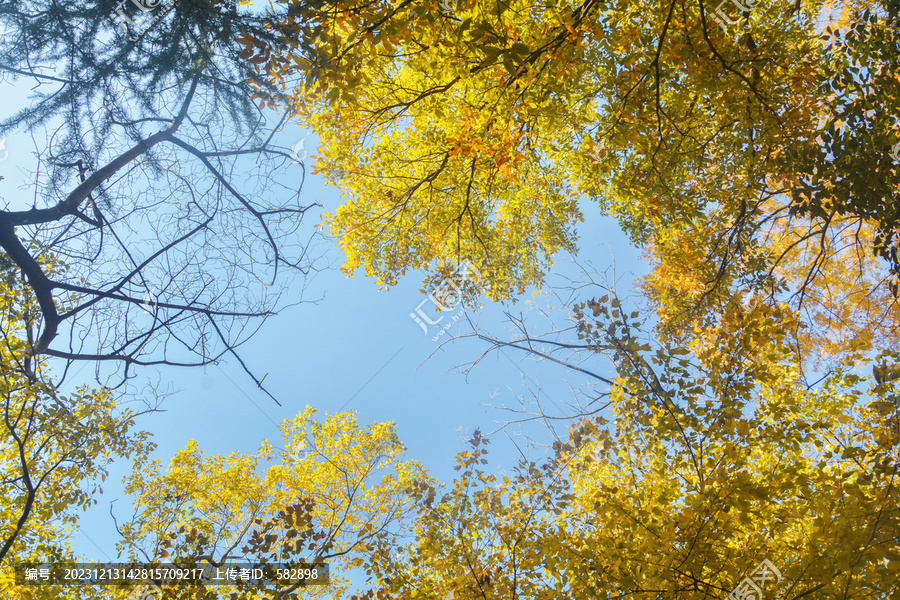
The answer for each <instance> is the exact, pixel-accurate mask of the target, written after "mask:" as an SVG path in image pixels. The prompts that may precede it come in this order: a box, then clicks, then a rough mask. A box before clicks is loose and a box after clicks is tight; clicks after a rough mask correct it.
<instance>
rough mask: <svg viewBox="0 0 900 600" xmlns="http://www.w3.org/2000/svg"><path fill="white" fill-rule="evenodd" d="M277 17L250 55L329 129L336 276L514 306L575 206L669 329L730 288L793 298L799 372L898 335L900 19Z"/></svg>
mask: <svg viewBox="0 0 900 600" xmlns="http://www.w3.org/2000/svg"><path fill="white" fill-rule="evenodd" d="M283 4H286V5H287V18H281V17H278V16H276V15H273V17H272V24H271V27H272V28H273V29H275V30H277V31H279V32H280V33H281V35H282V38H281V40H280V41H279V43H277V44H274V45H269V44H266V43H264V42H263V41H261V40H259V39H256V38H254V37H253V36H251V35H247V36H243V37H242V38H240V39H241V41H242V42H243V43H244V45H245V48H246V49H245V56H247V57H248V58H249V59H250V60H251V61H252V62H254V63H255V64H257V65H258V69H259V71H260V76H261V77H265V78H266V79H267V80H268V81H271V82H272V83H273V84H274V85H280V86H282V87H283V88H284V89H285V91H286V93H289V94H292V97H293V103H292V106H293V107H294V108H295V109H296V110H297V111H298V112H301V113H302V114H303V115H304V116H305V118H306V119H307V121H308V122H309V123H310V124H312V125H313V126H314V128H315V130H316V132H317V133H318V135H319V136H320V139H321V156H319V157H318V161H317V163H316V167H315V168H316V169H317V171H318V172H320V173H321V174H322V175H323V176H324V177H325V178H326V179H328V180H329V181H331V182H332V183H333V184H334V185H336V186H338V187H339V188H340V189H342V190H343V191H344V197H345V200H344V202H343V204H342V205H341V206H340V207H339V208H338V209H337V210H336V211H334V212H333V213H332V214H331V215H330V216H329V217H328V224H329V225H330V227H331V230H332V232H333V233H334V234H335V235H336V236H337V238H338V240H339V243H340V244H341V246H342V248H343V249H344V250H345V252H346V263H345V267H344V268H345V269H346V270H347V271H348V272H353V271H355V270H356V269H357V268H362V269H364V271H365V272H366V274H367V275H371V276H373V277H375V278H376V279H377V282H378V283H379V284H381V285H393V284H395V283H396V282H397V281H398V278H399V277H400V276H402V275H403V274H405V273H407V272H408V271H409V270H410V269H417V268H422V269H426V271H427V272H428V273H430V275H429V276H428V278H427V279H426V289H428V288H430V287H433V286H434V285H435V284H436V283H437V282H438V281H439V280H440V279H441V278H442V277H444V276H445V275H446V273H447V272H448V270H449V269H451V268H452V266H453V265H455V264H460V263H462V262H463V261H469V262H470V263H471V264H473V265H474V266H475V267H476V268H477V269H478V270H479V271H480V272H481V273H482V274H484V275H485V277H484V289H483V290H482V291H483V292H484V293H486V294H487V295H488V296H489V297H491V298H493V299H509V298H513V297H516V296H517V295H520V294H521V293H522V292H523V291H525V290H526V289H528V288H529V287H531V286H539V285H541V284H542V282H543V281H544V276H545V274H546V273H547V270H548V269H549V267H550V265H551V264H552V261H553V259H554V256H556V255H557V254H558V253H560V252H565V251H574V250H576V247H577V241H578V228H577V225H578V223H579V221H581V220H582V218H583V211H582V209H581V208H579V207H580V206H581V204H580V203H581V202H583V201H584V200H583V198H587V199H588V201H591V202H596V203H597V205H598V206H599V207H600V208H601V209H602V211H603V212H604V213H606V214H609V215H612V216H615V217H616V218H617V219H618V220H619V222H620V224H621V226H622V227H623V229H624V230H625V231H627V232H628V233H629V235H630V236H631V238H632V240H633V241H634V242H635V243H636V244H638V245H641V246H643V247H645V248H646V249H647V252H648V256H649V257H650V258H651V260H653V261H654V265H655V270H654V273H653V274H652V275H651V276H650V278H649V279H648V282H647V285H646V287H645V291H646V292H647V293H648V295H649V299H650V300H651V301H656V302H658V304H659V311H658V312H659V316H660V318H661V320H662V321H663V323H664V324H665V325H667V326H672V327H683V326H688V327H689V326H690V325H691V322H692V319H694V318H698V317H699V318H703V315H710V314H716V313H717V312H719V311H721V310H724V308H723V307H724V306H725V305H727V304H728V303H729V302H732V301H733V294H734V293H735V292H741V293H746V294H751V295H755V296H760V297H766V298H769V299H770V300H771V302H770V303H771V304H772V305H773V306H774V305H776V304H777V303H778V302H783V301H786V302H789V303H791V305H792V307H793V308H795V309H796V310H797V311H799V313H800V314H801V315H802V323H803V327H802V328H801V329H800V330H798V331H797V332H795V334H794V337H795V348H796V349H797V351H798V353H801V354H804V355H807V356H808V357H809V358H810V361H811V362H816V361H817V360H819V359H822V358H823V357H828V356H831V355H832V354H833V353H834V352H836V349H837V347H838V346H842V345H851V346H857V347H870V348H871V347H873V345H878V344H879V343H885V342H886V343H896V342H897V341H898V340H897V337H896V336H897V331H898V329H897V325H898V323H897V314H898V311H897V310H896V300H895V296H894V294H893V293H892V292H896V287H895V283H896V277H897V275H898V273H900V271H898V263H897V261H896V245H897V243H896V230H897V226H898V221H897V219H898V212H897V210H898V209H897V206H898V204H897V193H898V181H900V160H898V159H895V158H892V154H891V153H892V148H893V147H894V146H895V144H896V143H900V103H898V94H897V84H896V73H897V66H898V65H897V62H896V61H897V56H900V45H898V44H900V38H898V37H897V34H896V30H897V28H896V24H897V19H898V7H897V5H896V3H895V2H857V3H844V4H840V5H837V6H836V5H833V4H831V3H826V2H804V3H795V2H793V1H791V2H788V1H772V2H768V1H767V2H753V3H752V5H751V4H750V3H748V4H747V6H746V8H747V10H746V11H743V12H742V11H741V10H740V7H741V6H744V5H740V6H738V3H735V6H730V5H728V4H727V3H724V5H723V4H721V3H720V5H719V6H717V7H714V6H712V4H707V3H705V2H703V0H697V1H696V2H694V1H684V0H681V1H679V0H673V1H671V2H665V3H653V2H642V1H632V0H621V1H616V2H600V1H597V0H590V1H587V2H584V3H578V2H575V3H570V2H564V1H561V0H559V1H557V0H554V1H549V2H548V1H542V2H531V1H529V2H525V1H524V0H523V1H521V2H518V1H515V0H513V1H506V0H500V1H496V0H461V1H460V2H457V3H456V4H455V5H454V6H453V7H450V6H449V5H448V3H443V4H439V3H438V2H424V3H418V2H412V1H411V0H410V1H401V2H389V1H377V2H366V3H357V2H324V1H323V2H312V3H307V2H293V1H290V0H285V2H283ZM882 259H884V260H882ZM892 281H894V283H892Z"/></svg>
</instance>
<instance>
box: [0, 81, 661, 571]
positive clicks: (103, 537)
mask: <svg viewBox="0 0 900 600" xmlns="http://www.w3.org/2000/svg"><path fill="white" fill-rule="evenodd" d="M6 87H7V89H8V87H9V86H6ZM17 89H18V91H20V92H22V93H20V94H19V95H18V96H16V101H17V104H19V105H21V104H24V103H26V102H27V100H26V93H25V92H24V89H22V88H21V87H19V88H17ZM7 97H8V96H7ZM14 108H15V107H13V106H10V107H9V109H14ZM304 135H306V132H305V131H304V130H303V129H301V128H300V127H298V126H295V125H290V126H288V127H287V128H286V129H285V130H284V131H282V132H281V134H280V136H281V137H280V139H279V143H280V144H282V145H283V146H285V147H287V148H289V147H292V146H294V145H295V144H296V143H297V142H298V141H299V140H300V139H301V138H302V137H303V136H304ZM35 139H40V136H36V138H35ZM5 145H6V150H7V151H8V152H9V154H8V156H7V158H6V159H5V160H4V161H3V162H0V176H3V177H4V179H5V180H4V181H2V182H0V198H2V199H4V200H6V201H10V202H13V203H16V201H20V200H21V199H22V198H26V199H28V201H30V198H31V193H30V191H29V178H28V171H29V170H31V171H33V170H34V169H35V168H36V167H37V166H38V165H37V160H36V158H35V155H34V149H35V146H34V142H33V141H32V139H31V138H30V137H28V136H26V135H24V134H22V133H21V132H16V133H15V134H13V135H11V136H9V137H8V139H7V140H6V143H5ZM304 147H305V148H306V149H307V150H308V151H309V152H310V154H312V153H313V151H314V147H315V138H314V137H309V138H307V139H306V141H305V142H304ZM4 156H5V155H4V154H3V153H2V152H0V159H2V158H3V157H4ZM312 160H313V159H312V158H311V157H310V158H307V160H306V162H307V166H308V167H309V166H311V163H312ZM310 172H311V169H309V168H308V169H307V173H308V174H307V179H306V184H305V186H304V194H303V198H304V201H306V202H309V203H311V202H312V201H318V202H320V203H321V204H322V208H321V209H320V210H319V214H316V215H308V216H307V219H306V221H305V224H304V226H303V228H302V229H301V232H303V233H304V234H306V235H308V234H309V233H310V232H311V231H312V228H313V225H314V224H316V223H319V222H321V218H320V214H321V213H322V212H333V211H334V209H335V208H336V207H337V205H338V203H339V193H338V192H337V191H336V190H334V189H332V188H329V187H327V186H326V185H325V184H324V182H323V181H322V180H321V178H318V177H316V176H314V175H312V174H311V173H310ZM297 173H298V175H297V184H298V185H299V181H300V177H299V168H298V169H297ZM582 210H583V211H584V213H585V219H586V222H585V223H583V224H582V225H581V226H580V228H579V235H580V242H579V247H580V254H579V260H580V261H591V262H593V264H594V266H595V267H596V268H597V269H599V270H604V269H606V268H608V267H610V266H611V265H612V263H613V257H614V258H615V265H616V266H615V270H616V274H617V275H618V276H620V277H621V281H620V285H621V289H620V291H621V292H623V293H628V292H629V291H630V290H631V288H632V285H631V284H632V281H633V279H634V277H635V276H636V275H640V274H642V273H644V272H645V271H646V265H645V264H644V263H643V262H642V261H641V260H640V258H639V253H638V252H637V251H636V250H635V249H633V248H632V247H631V245H630V244H629V242H628V240H627V238H626V237H625V236H624V234H622V233H621V231H620V230H619V228H618V226H617V224H616V223H615V222H614V221H612V220H611V219H608V218H604V217H602V216H601V215H600V214H599V211H598V210H597V209H596V208H595V207H594V206H592V205H591V204H590V203H588V202H587V201H586V200H585V201H583V202H582ZM317 250H318V251H320V252H322V253H323V254H324V257H325V259H326V260H327V261H328V262H330V263H331V264H332V268H330V269H326V270H324V271H322V272H320V273H318V274H317V275H316V276H315V277H314V278H312V279H311V280H307V281H305V282H304V281H302V280H298V281H296V282H295V285H293V286H292V287H291V288H290V289H288V290H287V293H286V296H285V297H286V298H288V299H290V301H298V300H300V299H303V300H305V301H306V302H305V303H302V304H300V305H295V306H290V307H288V308H286V309H284V310H283V311H282V312H281V313H280V314H278V315H277V316H275V317H272V318H271V319H270V320H269V321H268V322H267V323H266V324H265V325H264V326H263V327H262V329H261V330H260V331H259V332H258V334H257V335H256V336H255V337H253V338H252V339H251V341H250V342H249V343H247V344H246V345H244V346H243V347H242V349H241V354H242V357H243V359H244V360H245V362H246V363H247V365H248V366H249V367H250V368H251V369H252V370H253V371H254V373H255V374H257V375H258V376H262V375H265V374H268V375H267V376H266V379H265V384H266V386H267V388H268V389H269V390H270V391H271V392H272V393H273V394H274V395H275V396H276V397H277V398H278V399H279V400H280V401H281V402H282V405H283V406H281V407H279V406H278V405H276V404H275V403H274V402H273V401H272V400H271V399H270V398H268V397H267V396H266V395H265V394H263V393H262V392H260V391H259V390H257V389H256V388H255V385H254V384H253V382H252V381H251V380H250V378H249V377H247V376H246V375H245V374H244V373H243V372H242V371H241V369H240V367H239V366H238V365H237V363H236V361H234V360H226V361H223V362H222V363H221V364H219V365H217V366H209V367H206V368H199V369H176V368H166V369H161V370H158V371H154V370H151V369H144V370H143V371H141V372H140V373H139V375H140V378H139V379H138V381H137V382H136V384H137V386H138V387H140V385H141V378H145V379H151V380H158V381H159V382H160V383H161V385H162V387H171V388H172V389H174V390H176V392H175V393H174V394H173V395H171V396H169V397H168V398H167V399H166V400H165V402H164V404H163V406H162V409H163V410H164V411H165V412H160V413H157V414H153V415H149V416H146V417H143V418H142V419H141V420H140V422H139V426H140V427H141V428H144V429H147V430H149V431H151V432H152V433H153V434H154V439H155V441H156V442H157V443H158V444H159V448H158V450H157V452H156V455H155V456H156V457H157V458H160V459H162V460H163V461H164V462H167V460H168V459H169V458H170V457H171V456H172V455H173V454H174V453H175V452H177V451H178V450H179V449H182V448H184V447H185V445H186V444H187V442H188V440H190V439H194V440H196V441H197V442H198V443H199V445H200V446H201V447H202V448H203V450H204V452H205V453H206V454H207V455H210V454H228V453H231V452H234V451H240V452H256V451H257V450H258V448H259V446H260V444H261V443H262V441H263V440H264V439H269V440H270V441H271V442H272V443H273V444H275V445H279V443H280V439H281V438H280V433H279V431H278V424H279V423H280V422H281V421H282V420H284V419H288V418H291V417H293V416H294V415H296V414H297V413H298V412H299V411H301V410H302V409H303V408H304V407H305V406H306V405H311V406H313V407H315V408H317V409H318V410H319V416H320V417H321V418H324V415H325V413H335V412H337V411H339V410H341V409H345V410H355V411H358V413H359V422H360V424H361V425H365V424H369V423H373V422H381V421H393V422H394V423H396V425H397V429H398V434H399V436H400V439H401V440H402V441H403V442H404V443H405V444H406V446H407V447H408V456H409V457H411V458H415V459H417V460H419V461H420V462H421V463H423V464H424V465H425V467H426V468H427V469H428V470H429V471H430V472H431V474H432V475H433V476H435V477H437V478H438V479H440V480H442V481H450V480H452V477H453V475H454V471H453V470H452V467H453V465H454V458H453V457H454V454H455V453H456V452H459V451H462V450H463V449H464V447H463V445H464V439H465V438H466V437H468V436H469V435H470V434H471V433H472V432H473V431H474V430H475V429H476V428H481V430H482V431H483V432H490V431H493V430H495V429H497V428H498V426H499V424H500V423H501V422H503V421H504V420H509V419H512V418H514V415H511V414H510V413H506V412H503V411H500V410H497V409H495V408H490V407H489V406H488V405H490V404H493V405H495V406H498V405H506V406H509V407H516V406H518V402H519V401H518V398H519V396H522V395H524V396H526V397H528V396H529V394H530V392H529V391H528V388H531V389H532V390H533V389H536V388H537V387H538V386H539V387H540V389H541V394H542V399H543V400H544V401H546V402H548V403H550V404H552V403H556V404H559V405H561V404H563V403H564V402H566V401H568V400H569V399H570V398H571V390H570V383H571V384H572V385H576V386H577V385H579V384H580V383H582V382H583V377H582V376H580V375H577V374H576V375H575V376H573V375H572V373H571V372H568V371H566V370H565V369H563V368H562V367H559V366H556V365H552V364H548V363H538V362H535V361H533V360H530V359H525V357H524V356H523V355H521V354H516V353H515V352H514V351H511V350H505V351H502V352H495V353H492V354H490V355H488V356H487V357H486V358H485V360H483V361H482V362H481V363H480V364H479V365H477V366H476V367H475V368H474V369H473V370H472V371H471V372H470V373H469V374H468V376H463V375H462V374H459V373H457V372H455V371H456V369H455V367H457V366H458V365H461V364H464V363H467V362H469V361H472V360H474V359H475V358H476V357H478V355H479V354H480V353H481V351H482V349H483V347H484V345H483V343H481V342H478V341H476V340H473V339H467V340H460V341H458V342H452V343H448V344H444V345H443V346H441V347H440V348H438V346H439V343H438V342H433V341H432V339H431V338H432V337H433V335H434V332H432V331H430V332H429V333H428V334H427V335H426V334H424V333H423V332H422V330H421V329H420V328H419V327H418V326H417V325H416V323H415V322H414V321H413V319H412V318H410V313H411V312H413V311H414V310H415V309H416V307H417V306H418V305H419V303H420V302H421V301H422V300H423V296H422V295H421V292H420V291H419V290H420V287H421V282H422V278H423V274H422V273H417V272H413V273H410V274H409V275H407V276H406V277H405V278H404V279H403V280H402V281H401V283H400V285H398V286H396V287H395V288H392V289H390V290H381V291H379V290H378V289H377V286H376V284H375V281H374V279H373V278H367V277H365V276H364V275H363V274H362V273H357V274H356V275H355V276H354V277H352V278H348V277H347V276H346V275H345V274H343V273H342V272H340V271H338V270H337V267H338V266H339V265H340V264H341V262H342V260H343V259H342V256H341V253H340V250H339V249H338V248H337V247H336V246H335V245H334V244H333V242H331V241H326V242H324V243H323V244H322V245H320V246H319V247H318V249H317ZM575 271H576V270H575V269H574V267H573V265H572V264H571V263H570V262H569V261H568V260H566V258H565V257H560V258H559V260H558V262H557V264H556V267H555V269H554V271H553V273H551V275H550V277H549V279H550V280H551V281H553V280H554V279H556V278H557V277H558V276H560V275H564V274H568V275H574V274H575ZM304 284H305V287H304ZM313 301H315V302H313ZM557 303H558V301H557V299H556V298H554V297H552V296H549V295H547V294H545V293H539V294H537V295H535V296H528V297H526V298H522V299H520V300H519V301H518V302H516V303H515V304H507V305H505V306H504V305H498V304H488V305H486V306H483V307H482V309H481V310H480V311H478V313H477V314H475V313H473V312H472V311H469V313H468V314H469V316H471V317H472V318H477V319H478V321H479V323H480V325H481V326H482V327H484V328H485V329H486V330H487V331H489V332H491V333H493V334H495V335H496V336H497V337H500V338H509V336H510V335H511V334H509V333H506V332H505V331H504V325H503V321H504V317H503V311H504V310H505V309H506V310H512V311H514V312H515V313H519V312H522V313H524V314H525V315H526V318H528V317H527V315H529V314H531V315H532V317H533V318H535V319H537V318H539V316H540V315H539V314H537V313H538V312H539V311H540V310H541V309H546V308H547V307H548V306H554V305H556V304H557ZM456 312H457V311H456V310H453V311H449V312H448V313H445V314H449V315H452V314H455V313H456ZM567 312H568V311H560V312H557V313H554V317H555V318H557V319H558V322H562V321H563V319H564V318H565V316H566V314H567ZM452 331H454V329H451V332H452ZM523 359H525V360H523ZM599 364H601V363H599V361H598V363H596V364H595V365H594V367H595V368H602V369H606V370H607V372H608V366H607V365H604V366H603V367H598V365H599ZM75 372H76V373H77V375H76V376H75V377H73V378H72V379H71V381H72V382H73V383H91V381H92V377H93V373H94V365H92V364H83V365H81V366H80V367H77V370H76V371H75ZM567 380H569V381H567ZM520 432H521V433H526V434H531V435H533V436H534V437H536V438H540V439H542V440H544V441H546V440H548V439H549V435H548V433H547V431H546V429H544V427H543V426H542V425H540V424H532V425H531V426H529V427H526V428H525V429H524V430H522V429H521V428H519V427H511V428H509V429H508V430H507V431H506V432H505V433H498V434H496V435H494V436H493V440H492V441H493V444H492V446H491V455H490V458H491V465H490V466H491V468H493V469H496V470H498V471H499V470H505V469H510V468H512V467H513V466H514V464H515V461H516V457H517V455H518V453H517V450H516V448H515V446H514V444H513V442H512V441H510V439H508V438H507V435H506V433H508V434H509V436H510V437H511V438H512V439H513V440H516V442H517V443H520V444H522V443H523V441H524V440H523V439H521V438H517V436H516V434H517V433H520ZM538 452H540V451H539V450H538ZM129 471H130V465H128V464H125V463H121V464H118V465H115V466H114V468H113V470H112V473H111V477H110V478H109V479H108V480H107V482H106V483H105V484H104V490H105V493H104V494H103V496H102V497H100V498H99V499H98V500H99V503H98V504H97V505H96V506H95V507H93V508H92V509H90V510H89V511H88V513H87V514H85V515H84V516H83V518H82V522H81V531H80V532H77V533H75V534H74V536H73V539H72V545H73V549H74V550H75V551H76V553H77V554H80V555H81V556H82V557H83V558H84V559H85V560H97V561H110V560H113V559H115V558H116V550H115V544H116V541H117V539H118V535H117V534H116V532H115V529H114V526H113V521H112V518H111V517H110V514H109V513H110V502H113V501H114V510H115V513H116V515H117V517H118V518H119V519H120V520H122V519H123V518H125V517H127V516H128V515H129V514H130V512H131V511H130V508H131V507H130V504H131V503H130V500H129V499H128V498H126V497H124V495H123V486H122V485H121V484H120V481H121V479H122V477H123V476H124V475H125V474H126V473H127V472H129Z"/></svg>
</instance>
